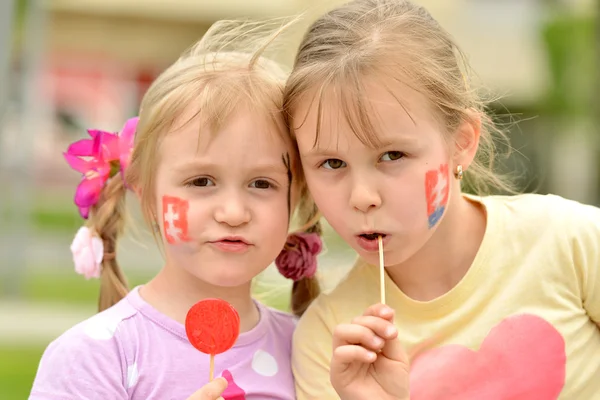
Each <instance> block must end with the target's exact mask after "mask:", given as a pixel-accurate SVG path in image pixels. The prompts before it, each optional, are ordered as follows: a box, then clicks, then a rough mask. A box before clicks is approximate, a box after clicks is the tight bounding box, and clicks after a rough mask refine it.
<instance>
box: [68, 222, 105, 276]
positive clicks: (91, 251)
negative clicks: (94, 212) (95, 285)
mask: <svg viewBox="0 0 600 400" xmlns="http://www.w3.org/2000/svg"><path fill="white" fill-rule="evenodd" d="M71 253H72V254H73V262H74V263H75V272H77V273H78V274H80V275H83V276H85V279H90V278H99V277H100V272H101V271H102V259H103V258H104V244H103V243H102V239H100V238H99V237H98V236H96V235H94V234H93V232H92V231H91V230H90V228H88V227H87V226H82V227H81V228H79V231H77V234H76V235H75V238H74V239H73V242H72V243H71Z"/></svg>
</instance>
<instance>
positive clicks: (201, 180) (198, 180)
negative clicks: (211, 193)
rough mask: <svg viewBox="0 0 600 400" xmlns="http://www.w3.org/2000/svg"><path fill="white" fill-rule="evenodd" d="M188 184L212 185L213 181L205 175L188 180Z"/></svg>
mask: <svg viewBox="0 0 600 400" xmlns="http://www.w3.org/2000/svg"><path fill="white" fill-rule="evenodd" d="M188 185H189V186H199V187H202V186H214V185H215V183H214V182H213V181H212V180H210V179H209V178H207V177H201V178H196V179H194V180H193V181H190V183H189V184H188Z"/></svg>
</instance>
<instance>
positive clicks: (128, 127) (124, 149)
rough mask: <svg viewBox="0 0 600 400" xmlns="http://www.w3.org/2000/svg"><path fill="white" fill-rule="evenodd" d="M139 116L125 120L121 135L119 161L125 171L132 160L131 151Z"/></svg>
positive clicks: (122, 170)
mask: <svg viewBox="0 0 600 400" xmlns="http://www.w3.org/2000/svg"><path fill="white" fill-rule="evenodd" d="M138 122H139V117H135V118H130V119H128V120H127V122H125V126H123V129H122V130H121V135H120V136H119V161H120V163H121V172H124V171H125V170H126V169H127V167H129V163H130V162H131V152H132V150H133V142H134V139H135V132H136V129H137V124H138Z"/></svg>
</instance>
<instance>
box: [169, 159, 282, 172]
mask: <svg viewBox="0 0 600 400" xmlns="http://www.w3.org/2000/svg"><path fill="white" fill-rule="evenodd" d="M223 167H224V165H222V164H217V163H214V162H204V161H200V160H194V161H186V162H183V163H180V164H177V165H176V166H175V167H173V171H174V172H176V173H185V172H190V171H198V170H215V169H218V168H223ZM247 170H248V172H249V173H255V174H258V175H260V174H273V173H276V174H283V175H286V176H287V172H288V171H287V169H286V167H285V165H284V164H283V163H282V162H270V161H267V162H261V161H258V162H256V164H253V165H249V166H248V168H247Z"/></svg>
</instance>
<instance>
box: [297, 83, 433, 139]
mask: <svg viewBox="0 0 600 400" xmlns="http://www.w3.org/2000/svg"><path fill="white" fill-rule="evenodd" d="M293 122H294V126H293V128H294V131H295V132H296V133H297V134H300V133H301V134H302V135H307V134H308V135H311V133H312V138H313V140H314V142H315V145H316V144H317V143H318V142H322V141H323V140H327V141H336V142H339V141H343V140H345V136H346V135H348V134H351V135H353V136H355V137H356V138H358V139H359V140H360V141H361V142H363V143H364V144H365V145H368V146H369V147H383V146H385V145H386V144H387V143H388V142H390V141H397V140H398V139H399V138H400V137H403V138H404V139H406V140H410V139H411V136H413V135H414V134H417V133H418V132H419V131H422V130H426V129H427V130H430V129H432V128H436V127H438V124H437V120H436V118H435V114H434V113H433V108H432V107H431V106H430V104H429V102H428V101H427V99H426V97H425V96H423V95H422V94H421V93H419V92H418V91H417V90H414V89H412V88H411V87H409V86H408V85H405V84H402V83H399V82H397V81H394V80H387V81H386V80H383V81H380V80H369V79H365V80H364V81H363V82H362V84H361V85H360V86H359V87H354V88H353V87H348V86H341V85H337V86H334V85H331V86H330V87H326V88H323V90H322V91H318V90H315V89H313V90H312V93H310V92H307V93H306V95H305V96H303V97H302V98H301V100H300V101H299V102H298V104H297V106H296V108H295V110H294V111H293ZM413 140H414V138H413Z"/></svg>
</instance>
